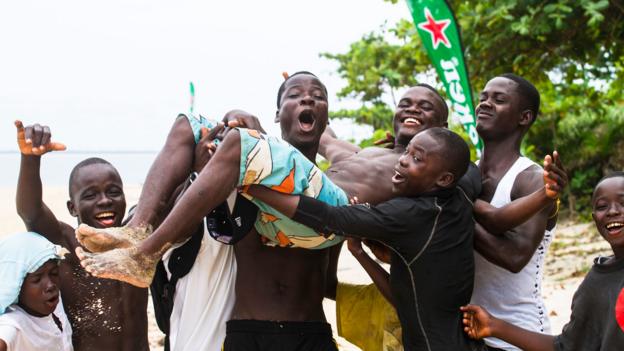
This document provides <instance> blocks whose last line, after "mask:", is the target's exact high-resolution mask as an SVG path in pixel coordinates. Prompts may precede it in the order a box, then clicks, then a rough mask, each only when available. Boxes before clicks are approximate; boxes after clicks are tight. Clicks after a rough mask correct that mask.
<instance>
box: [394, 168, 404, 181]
mask: <svg viewBox="0 0 624 351" xmlns="http://www.w3.org/2000/svg"><path fill="white" fill-rule="evenodd" d="M403 182H405V177H404V176H403V175H402V174H401V173H399V171H397V170H396V169H395V170H394V175H393V176H392V183H393V184H400V183H403Z"/></svg>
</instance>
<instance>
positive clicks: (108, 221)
mask: <svg viewBox="0 0 624 351" xmlns="http://www.w3.org/2000/svg"><path fill="white" fill-rule="evenodd" d="M115 218H116V215H115V212H110V211H109V212H100V213H98V214H96V215H95V220H96V222H98V223H99V224H100V225H101V226H102V227H104V228H108V227H112V226H113V225H114V224H115Z"/></svg>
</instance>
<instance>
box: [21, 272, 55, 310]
mask: <svg viewBox="0 0 624 351" xmlns="http://www.w3.org/2000/svg"><path fill="white" fill-rule="evenodd" d="M59 284H60V279H59V264H58V261H57V260H49V261H48V262H46V263H44V264H43V266H41V267H39V269H37V270H36V271H34V272H33V273H28V274H27V275H26V278H24V282H23V283H22V289H21V290H20V294H19V300H18V301H19V302H18V303H19V306H20V307H22V308H23V309H24V310H25V311H26V312H28V313H29V314H31V315H33V316H37V317H44V316H47V315H49V314H50V313H52V312H54V309H56V305H57V304H58V302H59V286H60V285H59Z"/></svg>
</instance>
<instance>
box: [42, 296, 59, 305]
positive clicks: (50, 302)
mask: <svg viewBox="0 0 624 351" xmlns="http://www.w3.org/2000/svg"><path fill="white" fill-rule="evenodd" d="M58 302H59V294H55V295H54V296H53V297H51V298H49V299H47V300H46V302H45V303H46V305H48V306H49V307H50V308H55V307H56V305H57V304H58Z"/></svg>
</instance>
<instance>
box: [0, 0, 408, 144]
mask: <svg viewBox="0 0 624 351" xmlns="http://www.w3.org/2000/svg"><path fill="white" fill-rule="evenodd" d="M399 18H409V11H408V9H407V6H406V4H405V3H403V2H399V3H398V4H396V5H391V4H388V3H386V2H384V1H382V0H315V1H303V0H269V1H252V0H245V1H242V0H241V1H231V0H230V1H227V0H226V1H206V0H204V1H199V0H198V1H187V0H176V1H160V0H123V1H122V0H107V1H89V0H86V1H85V0H74V1H69V0H55V1H30V0H20V1H3V2H2V3H0V45H1V48H2V54H1V55H0V121H1V124H0V150H15V149H16V148H15V141H14V140H15V131H14V127H13V120H15V119H16V118H19V119H22V120H23V121H24V123H26V124H30V123H33V122H40V123H45V124H48V125H50V126H51V127H52V132H53V135H54V136H55V138H54V139H56V140H57V141H61V142H64V143H66V144H67V145H68V147H69V148H70V149H73V150H157V149H159V148H160V147H161V145H162V143H163V141H164V138H165V136H166V133H167V131H168V130H169V128H170V126H171V123H172V121H173V118H174V117H175V116H176V115H177V113H178V112H185V111H187V110H188V105H189V103H188V100H189V97H188V84H189V81H193V82H194V83H195V90H196V111H198V112H200V113H202V114H204V115H206V116H211V117H221V116H222V115H223V113H224V112H226V111H227V110H229V109H232V108H241V109H245V110H248V111H250V112H253V113H256V114H257V115H258V116H259V117H261V120H262V122H263V125H265V127H271V128H270V129H269V132H273V133H276V132H277V131H278V129H276V128H275V127H274V126H273V122H272V119H273V117H274V114H275V94H276V91H277V88H278V86H279V84H280V83H281V81H282V79H283V78H282V77H281V72H282V71H288V72H291V73H292V72H294V71H297V70H301V69H305V70H310V71H312V72H315V73H316V74H317V75H319V77H320V78H321V79H322V80H323V81H324V82H325V83H326V84H327V86H328V89H329V93H330V108H333V109H336V108H338V107H340V106H341V105H342V106H344V105H345V104H347V105H349V102H340V103H339V102H338V101H337V99H336V98H335V93H336V92H337V90H338V89H339V88H340V87H342V86H344V84H345V83H344V82H342V81H341V80H340V79H339V77H338V76H337V75H336V74H335V70H336V67H337V66H336V64H335V63H334V62H332V61H329V60H326V59H323V58H320V57H319V53H321V52H332V53H336V52H345V51H347V50H348V47H349V43H351V42H353V41H356V40H358V39H359V38H360V37H361V36H362V35H363V34H365V33H367V32H369V31H371V30H375V29H377V28H379V26H380V25H382V24H383V23H384V22H385V21H388V22H389V23H394V22H395V21H396V20H398V19H399ZM351 106H352V103H351Z"/></svg>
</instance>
